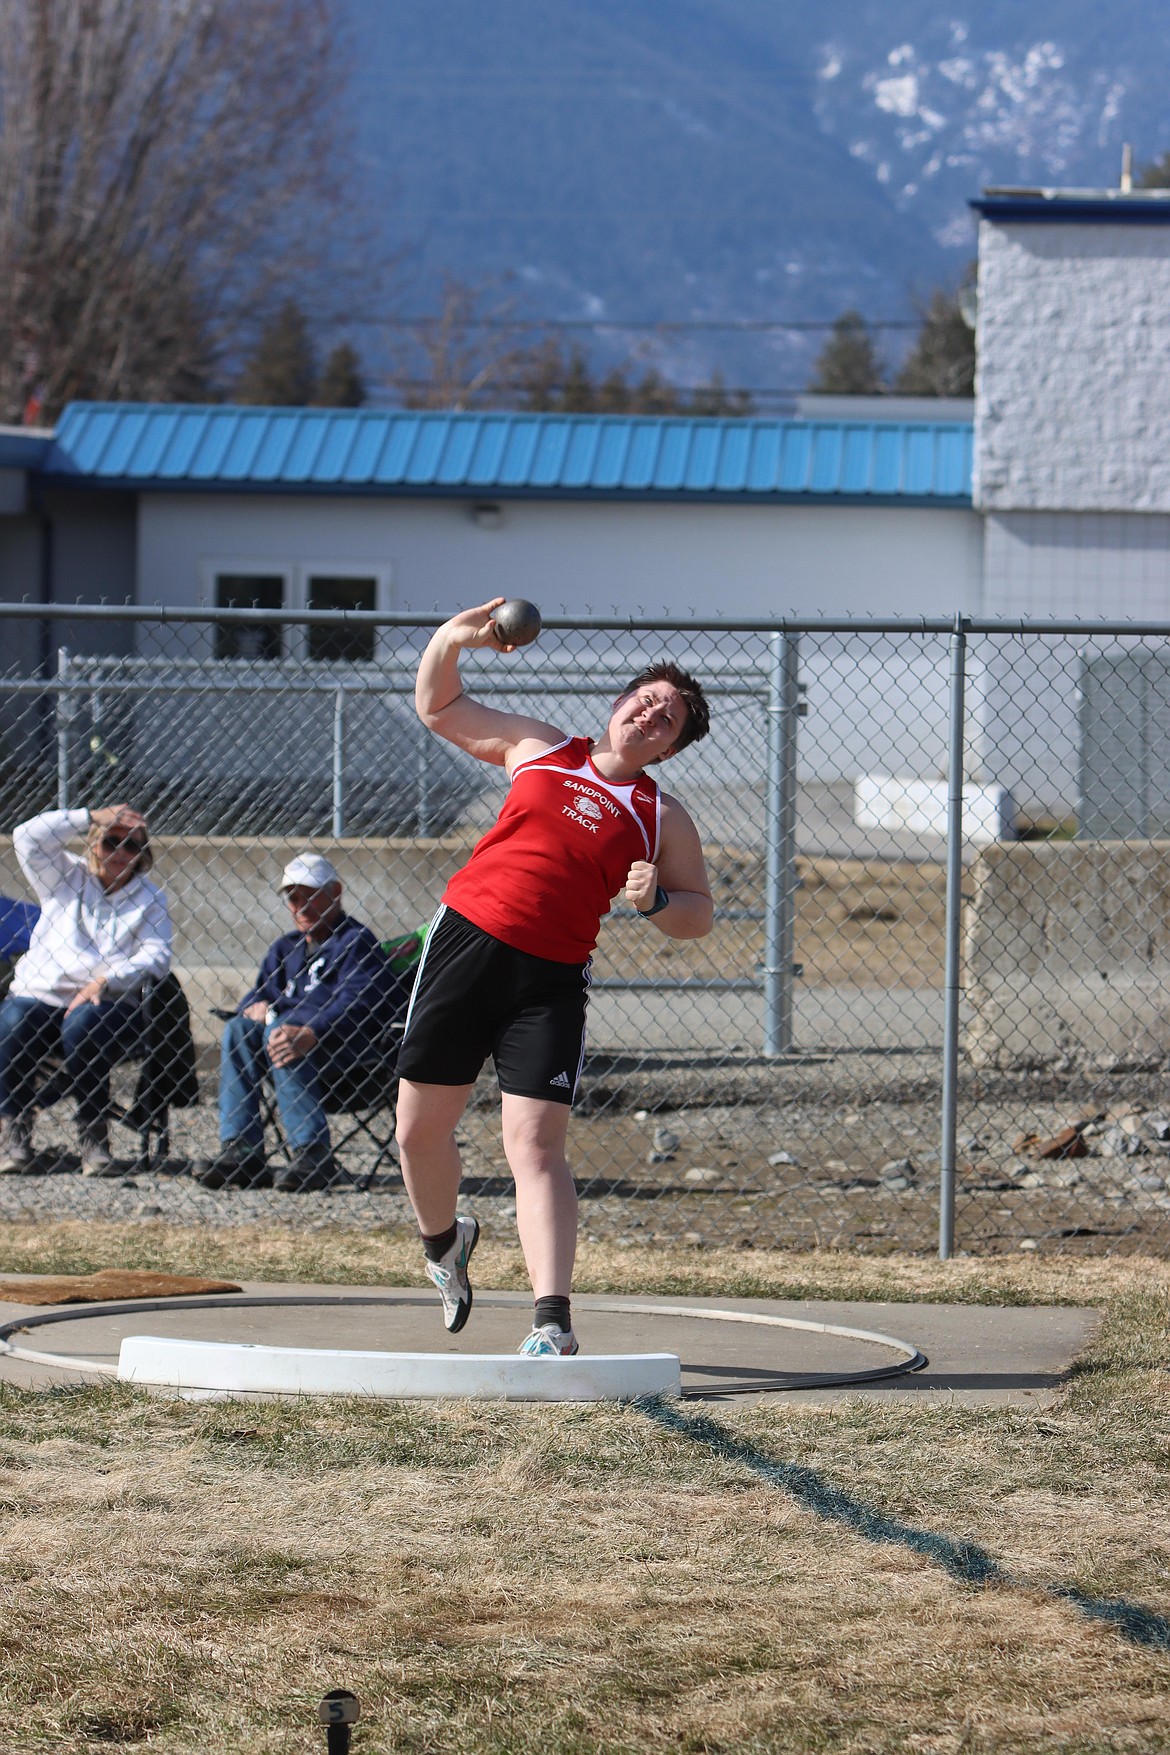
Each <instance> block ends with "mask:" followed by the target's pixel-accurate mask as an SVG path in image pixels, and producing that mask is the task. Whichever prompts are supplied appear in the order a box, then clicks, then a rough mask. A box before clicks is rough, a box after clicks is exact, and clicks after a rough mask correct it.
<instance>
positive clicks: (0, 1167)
mask: <svg viewBox="0 0 1170 1755" xmlns="http://www.w3.org/2000/svg"><path fill="white" fill-rule="evenodd" d="M31 1163H32V1124H31V1122H29V1121H27V1120H26V1119H25V1117H24V1116H23V1115H5V1116H3V1117H2V1118H0V1176H22V1175H23V1174H24V1172H25V1171H26V1170H27V1169H28V1168H29V1166H30V1165H31Z"/></svg>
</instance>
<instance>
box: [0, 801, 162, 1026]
mask: <svg viewBox="0 0 1170 1755" xmlns="http://www.w3.org/2000/svg"><path fill="white" fill-rule="evenodd" d="M88 827H89V812H88V811H85V810H50V811H45V812H44V813H43V815H41V816H39V817H32V818H30V820H29V821H28V822H27V823H20V824H18V825H17V827H16V828H15V829H14V830H13V831H12V845H13V848H14V849H15V852H16V857H17V858H18V859H19V861H20V865H21V870H22V871H23V872H24V874H25V876H26V877H27V878H28V881H29V883H30V884H31V885H32V887H33V889H34V890H35V891H36V894H37V899H38V901H39V902H40V904H41V917H40V919H39V920H38V921H37V924H36V926H35V927H34V928H33V934H32V942H31V944H30V945H29V948H28V950H27V951H26V952H25V954H24V956H23V957H21V958H20V960H19V962H18V963H17V965H16V969H15V971H14V972H13V976H12V985H11V987H10V988H9V992H10V993H12V994H15V995H16V996H17V997H18V998H23V999H39V1000H43V1001H44V1002H45V1003H46V1004H48V1005H68V1004H69V1002H70V1000H71V999H73V998H74V997H75V995H76V994H78V993H80V991H81V989H82V988H83V987H84V986H85V985H86V983H87V982H90V981H93V980H96V979H97V978H98V977H99V976H100V977H101V978H102V979H103V980H104V981H105V982H106V993H107V995H108V997H109V998H110V999H118V998H122V997H124V996H125V995H127V994H132V993H137V992H138V990H139V988H140V987H141V986H142V983H143V982H144V981H145V980H146V979H147V977H148V976H156V977H157V976H160V975H165V974H166V972H167V970H168V969H169V968H170V966H171V920H170V915H169V914H168V912H167V901H166V897H165V896H164V894H163V892H162V891H161V890H160V889H159V887H158V885H157V884H152V883H150V882H148V880H147V879H146V878H144V877H133V878H131V880H130V882H129V883H128V884H126V885H124V886H123V888H122V889H120V890H115V891H114V893H113V895H107V893H106V891H105V890H104V889H103V888H102V886H101V884H100V883H99V882H98V880H97V878H96V877H94V875H93V873H92V872H91V871H90V869H89V866H88V865H87V864H86V861H85V860H84V859H82V858H80V857H79V856H78V855H77V854H76V853H70V852H69V851H68V849H67V843H68V842H69V841H70V840H72V839H73V837H74V836H75V835H84V833H85V831H86V829H87V828H88Z"/></svg>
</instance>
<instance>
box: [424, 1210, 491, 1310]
mask: <svg viewBox="0 0 1170 1755" xmlns="http://www.w3.org/2000/svg"><path fill="white" fill-rule="evenodd" d="M478 1242H479V1220H478V1219H456V1221H455V1241H454V1243H453V1244H452V1245H451V1247H450V1249H449V1250H448V1251H447V1253H446V1255H445V1256H443V1257H442V1259H441V1260H440V1261H428V1262H427V1263H426V1264H425V1266H426V1270H427V1278H428V1279H429V1280H433V1281H434V1283H435V1285H436V1286H437V1287H438V1289H439V1297H440V1298H441V1299H442V1300H443V1321H444V1322H445V1323H446V1325H447V1333H448V1334H452V1335H457V1334H458V1333H459V1330H460V1329H461V1328H462V1327H463V1325H464V1323H465V1322H466V1321H467V1318H468V1317H469V1316H470V1315H471V1281H470V1280H469V1279H468V1277H467V1264H468V1262H469V1261H470V1260H471V1253H472V1251H473V1249H474V1248H475V1246H476V1244H477V1243H478Z"/></svg>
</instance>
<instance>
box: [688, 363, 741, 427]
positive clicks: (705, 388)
mask: <svg viewBox="0 0 1170 1755" xmlns="http://www.w3.org/2000/svg"><path fill="white" fill-rule="evenodd" d="M753 407H754V405H753V403H752V399H751V396H750V394H749V392H748V391H746V390H729V389H728V388H727V386H726V385H725V384H724V382H723V373H722V372H712V374H711V376H710V378H708V380H707V382H706V383H705V384H700V385H699V388H698V389H697V390H696V391H694V393H693V394H692V396H691V400H690V402H689V404H688V405H687V407H686V409H685V410H684V412H685V413H686V414H693V415H698V416H706V418H707V419H708V420H712V419H719V420H727V419H742V418H744V417H745V416H746V415H749V414H751V413H752V412H753Z"/></svg>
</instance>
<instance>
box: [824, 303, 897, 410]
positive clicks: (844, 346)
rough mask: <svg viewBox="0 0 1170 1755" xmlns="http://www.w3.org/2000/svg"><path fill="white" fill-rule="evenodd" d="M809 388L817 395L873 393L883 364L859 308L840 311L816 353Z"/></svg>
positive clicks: (876, 392) (880, 388) (880, 385)
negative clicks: (823, 343) (822, 345)
mask: <svg viewBox="0 0 1170 1755" xmlns="http://www.w3.org/2000/svg"><path fill="white" fill-rule="evenodd" d="M813 371H814V374H815V375H814V377H813V380H812V382H811V383H810V384H809V389H810V390H811V391H812V392H813V393H814V395H818V396H877V395H879V394H880V392H881V391H883V390H884V389H885V384H884V383H883V382H882V378H883V374H884V372H885V366H884V365H883V363H882V361H881V359H880V358H879V356H878V351H877V348H876V346H875V345H874V339H873V336H872V335H871V334H870V329H869V324H868V323H867V322H866V321H865V318H864V317H863V316H862V315H861V313H860V311H844V312H842V314H841V316H840V317H838V318H837V321H836V322H835V323H834V324H833V328H832V333H831V334H830V336H829V339H828V340H827V341H826V343H825V345H824V347H823V348H822V349H821V351H820V353H819V354H818V355H817V359H816V364H815V366H814V368H813Z"/></svg>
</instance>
